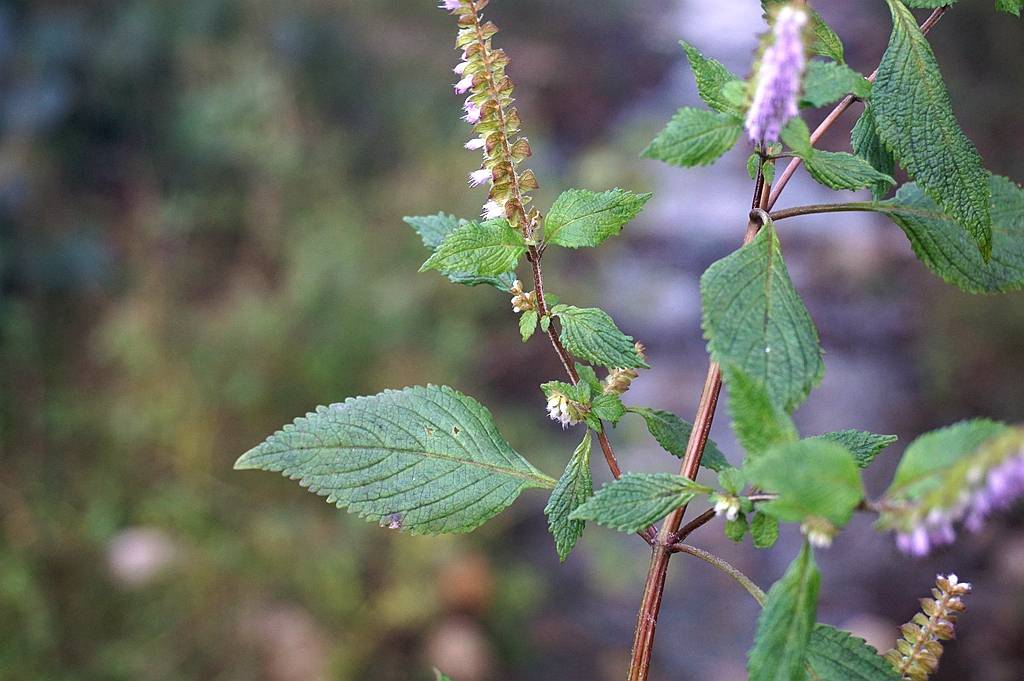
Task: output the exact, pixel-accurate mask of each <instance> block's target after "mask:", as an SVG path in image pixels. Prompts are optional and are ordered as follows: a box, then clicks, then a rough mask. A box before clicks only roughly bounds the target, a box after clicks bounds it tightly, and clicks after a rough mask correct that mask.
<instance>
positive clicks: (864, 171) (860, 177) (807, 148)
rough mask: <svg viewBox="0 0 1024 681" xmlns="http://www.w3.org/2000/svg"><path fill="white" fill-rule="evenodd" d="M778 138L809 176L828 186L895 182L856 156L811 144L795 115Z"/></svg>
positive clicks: (844, 186)
mask: <svg viewBox="0 0 1024 681" xmlns="http://www.w3.org/2000/svg"><path fill="white" fill-rule="evenodd" d="M782 140H783V141H784V142H785V143H786V145H787V146H788V147H789V148H790V149H792V150H793V153H795V154H796V155H797V156H799V157H800V158H802V159H803V160H804V163H805V164H806V165H807V170H808V172H810V174H811V177H813V178H814V179H815V180H816V181H817V182H820V183H821V184H823V185H825V186H826V187H829V188H830V189H860V188H861V187H872V186H876V185H878V184H879V183H886V184H889V185H892V184H895V183H896V181H895V180H893V179H892V178H891V177H889V176H888V175H885V174H884V173H880V172H878V171H877V170H875V169H874V167H872V165H871V164H870V163H868V162H867V161H865V160H864V159H862V158H860V157H859V156H854V155H852V154H847V153H845V152H835V151H820V150H818V149H815V148H813V147H812V146H811V133H810V131H809V130H808V129H807V124H806V123H804V122H803V120H801V119H799V118H793V119H791V120H790V122H789V123H787V124H786V127H785V128H783V130H782Z"/></svg>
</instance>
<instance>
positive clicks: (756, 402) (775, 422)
mask: <svg viewBox="0 0 1024 681" xmlns="http://www.w3.org/2000/svg"><path fill="white" fill-rule="evenodd" d="M722 375H723V376H724V377H725V384H726V386H728V388H729V411H730V413H731V414H732V428H733V430H734V431H735V432H736V439H737V440H738V441H739V443H740V445H741V446H742V447H743V449H745V450H746V451H747V454H748V456H749V457H756V456H758V455H759V454H761V453H763V452H764V451H766V450H767V449H769V448H771V447H773V446H774V445H777V444H785V443H787V442H795V441H796V439H797V437H798V435H797V432H796V426H794V425H793V420H792V419H791V418H789V415H788V414H786V413H785V412H784V411H782V410H781V409H779V408H778V407H776V406H775V404H773V403H772V399H771V397H770V396H769V395H768V391H767V389H766V388H765V386H764V385H763V384H761V383H758V382H757V381H755V380H754V379H752V378H751V377H750V376H748V375H747V374H745V373H743V372H742V371H740V370H739V369H737V368H736V367H735V366H733V365H731V364H729V365H723V367H722Z"/></svg>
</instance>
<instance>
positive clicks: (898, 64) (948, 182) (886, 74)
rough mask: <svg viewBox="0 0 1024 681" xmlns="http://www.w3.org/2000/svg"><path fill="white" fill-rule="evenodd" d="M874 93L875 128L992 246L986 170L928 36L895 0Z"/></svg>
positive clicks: (982, 243) (983, 245) (946, 207)
mask: <svg viewBox="0 0 1024 681" xmlns="http://www.w3.org/2000/svg"><path fill="white" fill-rule="evenodd" d="M887 2H888V3H889V9H890V10H891V12H892V17H893V31H892V36H891V37H890V39H889V47H888V48H887V49H886V51H885V54H884V55H883V56H882V63H881V64H880V65H879V67H878V78H877V80H876V81H875V87H874V91H873V94H872V98H871V99H872V101H871V103H872V106H873V107H874V109H875V122H876V125H877V130H878V135H879V136H880V137H881V138H882V140H883V141H884V142H885V144H886V146H888V147H889V148H890V149H891V150H892V152H893V155H894V156H895V157H896V160H897V161H898V162H899V164H900V166H902V167H903V168H905V169H906V170H907V172H908V173H910V175H911V176H912V177H913V178H914V179H915V180H917V183H918V184H919V185H920V186H921V188H922V189H924V191H925V192H926V193H927V194H928V195H929V196H931V197H932V199H934V200H935V201H936V203H938V204H939V205H940V206H941V207H942V209H943V211H944V212H946V213H948V214H949V215H950V216H952V217H953V218H954V219H955V220H956V221H957V222H958V223H960V224H961V225H963V227H964V229H966V230H967V232H968V234H970V235H971V237H972V238H973V239H974V241H975V242H977V244H978V247H979V248H980V250H981V252H982V254H983V255H987V254H988V253H990V252H991V249H992V224H991V218H990V216H989V203H990V199H991V191H990V190H989V182H988V173H987V172H985V169H984V168H983V167H982V164H981V157H980V156H978V151H977V149H975V148H974V145H973V144H972V143H971V141H970V140H969V139H967V136H966V135H965V134H964V133H963V131H962V130H961V129H960V126H959V124H958V123H957V121H956V116H954V114H953V108H952V105H951V104H950V101H949V94H948V93H947V92H946V86H945V84H944V83H943V80H942V74H941V73H940V72H939V66H938V64H937V63H936V61H935V55H934V54H933V53H932V48H931V46H930V45H929V44H928V40H927V39H926V38H925V37H924V35H922V34H921V31H920V29H919V28H918V26H917V22H916V20H915V19H914V15H912V14H911V13H910V10H908V9H907V8H906V6H904V5H903V3H902V2H900V0H887Z"/></svg>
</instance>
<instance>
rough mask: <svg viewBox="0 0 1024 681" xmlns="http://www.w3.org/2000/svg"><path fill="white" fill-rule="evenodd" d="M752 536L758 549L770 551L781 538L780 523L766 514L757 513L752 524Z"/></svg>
mask: <svg viewBox="0 0 1024 681" xmlns="http://www.w3.org/2000/svg"><path fill="white" fill-rule="evenodd" d="M750 536H751V537H753V539H754V546H756V547H757V548H759V549H770V548H771V547H772V546H774V545H775V542H776V541H777V540H778V538H779V521H778V520H776V519H775V518H774V517H773V516H770V515H768V514H766V513H760V512H758V513H755V514H754V520H753V521H752V522H751V523H750Z"/></svg>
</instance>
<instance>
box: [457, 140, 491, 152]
mask: <svg viewBox="0 0 1024 681" xmlns="http://www.w3.org/2000/svg"><path fill="white" fill-rule="evenodd" d="M485 145H486V142H484V140H483V138H481V137H474V138H473V139H471V140H469V141H468V142H466V143H465V144H464V145H462V146H464V147H466V148H467V149H469V150H470V151H476V150H477V149H483V148H484V146H485Z"/></svg>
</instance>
